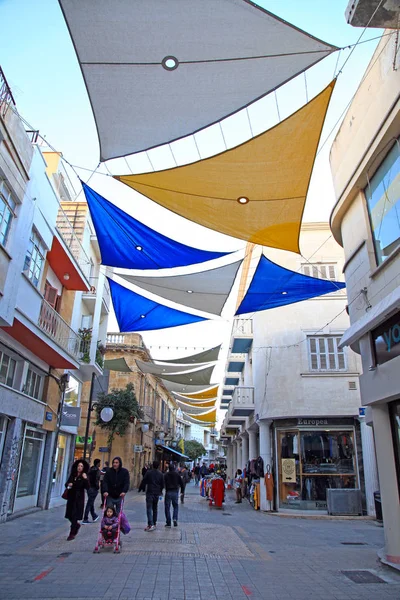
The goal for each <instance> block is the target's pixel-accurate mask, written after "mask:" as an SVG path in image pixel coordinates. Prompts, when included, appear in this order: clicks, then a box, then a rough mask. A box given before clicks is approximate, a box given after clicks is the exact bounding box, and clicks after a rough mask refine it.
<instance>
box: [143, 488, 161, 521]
mask: <svg viewBox="0 0 400 600" xmlns="http://www.w3.org/2000/svg"><path fill="white" fill-rule="evenodd" d="M159 497H160V496H159V494H146V510H147V524H148V526H149V527H151V526H152V525H155V524H156V523H157V514H158V500H159Z"/></svg>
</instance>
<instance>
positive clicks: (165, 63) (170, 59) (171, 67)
mask: <svg viewBox="0 0 400 600" xmlns="http://www.w3.org/2000/svg"><path fill="white" fill-rule="evenodd" d="M171 63H172V64H171ZM161 66H162V67H163V68H164V69H165V70H166V71H175V69H177V68H178V67H179V60H178V59H177V58H176V56H172V55H171V56H165V57H164V58H163V59H162V61H161Z"/></svg>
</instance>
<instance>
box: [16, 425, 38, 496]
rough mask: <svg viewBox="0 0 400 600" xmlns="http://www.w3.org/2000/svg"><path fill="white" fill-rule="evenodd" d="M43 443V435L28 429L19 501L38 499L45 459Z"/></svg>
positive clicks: (18, 494) (21, 467)
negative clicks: (43, 460)
mask: <svg viewBox="0 0 400 600" xmlns="http://www.w3.org/2000/svg"><path fill="white" fill-rule="evenodd" d="M43 442H44V434H43V433H39V432H38V431H36V430H34V429H30V428H27V430H26V434H25V439H24V445H23V450H22V459H21V466H20V471H19V478H18V488H17V499H19V498H25V497H34V496H36V497H37V492H38V488H39V482H40V470H41V464H42V457H43ZM35 504H36V498H35V499H34V500H33V505H35ZM22 507H24V506H23V505H21V506H20V507H19V506H17V508H22Z"/></svg>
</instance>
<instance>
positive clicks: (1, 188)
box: [0, 181, 15, 246]
mask: <svg viewBox="0 0 400 600" xmlns="http://www.w3.org/2000/svg"><path fill="white" fill-rule="evenodd" d="M14 214H15V202H14V200H13V199H12V194H11V191H10V189H9V187H8V186H7V185H6V183H5V182H4V181H0V244H2V245H3V246H5V245H6V244H7V239H8V234H9V233H10V229H11V223H12V220H13V218H14Z"/></svg>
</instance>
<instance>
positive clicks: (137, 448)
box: [133, 444, 143, 452]
mask: <svg viewBox="0 0 400 600" xmlns="http://www.w3.org/2000/svg"><path fill="white" fill-rule="evenodd" d="M133 451H134V452H143V446H141V445H140V444H135V445H134V446H133Z"/></svg>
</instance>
